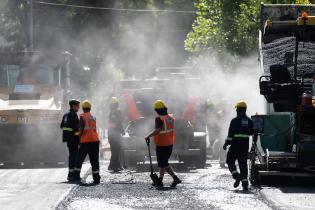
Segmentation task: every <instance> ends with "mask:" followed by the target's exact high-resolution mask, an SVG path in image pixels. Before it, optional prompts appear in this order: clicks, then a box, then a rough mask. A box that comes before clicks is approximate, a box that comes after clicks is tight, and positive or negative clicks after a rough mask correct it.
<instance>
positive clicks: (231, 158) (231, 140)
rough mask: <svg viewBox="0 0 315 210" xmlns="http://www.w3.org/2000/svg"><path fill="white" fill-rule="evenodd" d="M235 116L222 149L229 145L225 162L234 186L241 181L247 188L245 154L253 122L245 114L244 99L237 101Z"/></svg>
mask: <svg viewBox="0 0 315 210" xmlns="http://www.w3.org/2000/svg"><path fill="white" fill-rule="evenodd" d="M235 108H236V113H237V116H236V117H235V118H234V119H232V121H231V124H230V128H229V134H228V137H227V140H226V141H225V144H224V146H223V149H224V150H226V148H227V146H228V145H231V146H230V148H229V151H228V153H227V160H226V163H227V164H228V167H229V170H230V172H231V173H232V176H233V178H234V179H235V183H234V187H235V188H237V187H238V186H239V184H240V182H242V186H243V190H244V191H247V190H248V180H247V176H248V168H247V156H248V149H249V137H250V136H251V135H253V132H254V131H253V122H252V120H251V119H250V118H248V117H247V116H246V109H247V105H246V103H245V102H244V101H239V102H238V103H237V104H236V106H235ZM236 160H237V161H238V165H239V168H240V173H239V172H238V171H237V169H236V165H235V161H236Z"/></svg>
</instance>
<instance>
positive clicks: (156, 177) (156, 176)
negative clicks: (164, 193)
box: [146, 140, 159, 186]
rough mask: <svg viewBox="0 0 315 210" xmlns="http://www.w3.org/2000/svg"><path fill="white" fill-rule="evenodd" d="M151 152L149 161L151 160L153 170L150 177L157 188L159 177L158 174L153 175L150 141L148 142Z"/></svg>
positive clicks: (151, 166)
mask: <svg viewBox="0 0 315 210" xmlns="http://www.w3.org/2000/svg"><path fill="white" fill-rule="evenodd" d="M146 142H147V145H148V150H149V159H150V168H151V174H150V177H151V179H152V182H153V185H154V186H157V184H158V181H159V177H158V175H157V174H156V173H153V165H152V157H151V149H150V140H146Z"/></svg>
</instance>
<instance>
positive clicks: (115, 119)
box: [108, 97, 124, 172]
mask: <svg viewBox="0 0 315 210" xmlns="http://www.w3.org/2000/svg"><path fill="white" fill-rule="evenodd" d="M122 121H123V119H122V114H121V111H120V110H119V101H118V99H117V98H116V97H112V98H111V104H110V112H109V125H108V142H109V144H110V150H111V158H110V163H109V166H108V170H113V171H114V172H118V171H120V170H121V169H122V168H121V163H120V150H121V139H120V138H121V135H123V134H124V129H123V125H122Z"/></svg>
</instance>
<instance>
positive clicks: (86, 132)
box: [80, 112, 99, 143]
mask: <svg viewBox="0 0 315 210" xmlns="http://www.w3.org/2000/svg"><path fill="white" fill-rule="evenodd" d="M80 118H81V119H82V121H83V129H82V128H81V129H82V135H81V138H80V143H88V142H98V141H99V138H98V134H97V131H96V119H95V117H93V116H92V115H91V114H90V113H89V112H87V113H83V114H81V115H80Z"/></svg>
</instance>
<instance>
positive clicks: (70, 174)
mask: <svg viewBox="0 0 315 210" xmlns="http://www.w3.org/2000/svg"><path fill="white" fill-rule="evenodd" d="M67 180H68V181H69V182H71V181H72V180H73V172H69V173H68V176H67Z"/></svg>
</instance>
